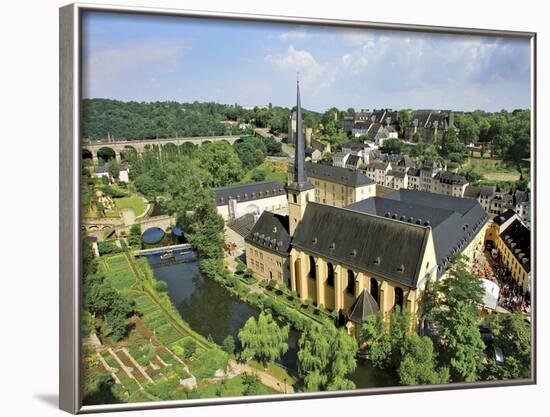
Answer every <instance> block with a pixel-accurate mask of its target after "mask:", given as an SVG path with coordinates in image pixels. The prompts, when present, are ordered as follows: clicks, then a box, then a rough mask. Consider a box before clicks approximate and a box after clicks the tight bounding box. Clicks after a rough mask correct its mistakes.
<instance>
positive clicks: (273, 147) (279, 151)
mask: <svg viewBox="0 0 550 417" xmlns="http://www.w3.org/2000/svg"><path fill="white" fill-rule="evenodd" d="M265 147H266V150H267V154H268V155H270V156H281V155H284V153H283V145H282V144H281V142H279V141H278V140H276V139H275V138H274V137H273V136H269V137H267V138H266V139H265Z"/></svg>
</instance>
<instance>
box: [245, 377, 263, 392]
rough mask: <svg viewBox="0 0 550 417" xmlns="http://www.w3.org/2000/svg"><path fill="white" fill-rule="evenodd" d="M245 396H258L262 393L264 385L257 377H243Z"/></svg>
mask: <svg viewBox="0 0 550 417" xmlns="http://www.w3.org/2000/svg"><path fill="white" fill-rule="evenodd" d="M243 385H244V391H243V395H258V394H261V393H262V384H261V382H260V380H259V379H258V377H257V376H255V375H246V374H245V375H243Z"/></svg>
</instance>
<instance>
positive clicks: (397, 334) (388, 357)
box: [361, 307, 411, 369]
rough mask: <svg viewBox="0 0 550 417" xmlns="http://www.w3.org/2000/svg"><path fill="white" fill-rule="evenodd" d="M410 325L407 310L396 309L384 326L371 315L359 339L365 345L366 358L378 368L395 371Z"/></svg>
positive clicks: (363, 326)
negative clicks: (387, 323) (387, 324)
mask: <svg viewBox="0 0 550 417" xmlns="http://www.w3.org/2000/svg"><path fill="white" fill-rule="evenodd" d="M410 325H411V316H410V313H409V312H408V310H404V309H403V310H402V309H401V308H399V307H396V308H395V310H393V311H392V312H391V315H390V317H389V326H385V325H384V322H383V319H382V318H381V317H380V316H376V315H372V316H369V317H368V318H367V320H366V321H365V323H363V325H362V327H361V338H362V340H363V341H364V342H365V343H366V349H365V351H366V353H367V356H368V357H369V358H370V359H371V360H372V362H373V365H374V366H376V367H378V368H391V369H397V367H398V366H399V363H400V360H401V348H402V346H403V342H404V341H405V338H406V336H407V334H408V333H409V330H410Z"/></svg>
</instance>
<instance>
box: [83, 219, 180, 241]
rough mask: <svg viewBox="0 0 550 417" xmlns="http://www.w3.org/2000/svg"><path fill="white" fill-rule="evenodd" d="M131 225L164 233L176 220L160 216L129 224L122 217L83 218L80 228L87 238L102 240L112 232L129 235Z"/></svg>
mask: <svg viewBox="0 0 550 417" xmlns="http://www.w3.org/2000/svg"><path fill="white" fill-rule="evenodd" d="M133 224H139V225H140V226H141V230H142V231H145V230H147V229H149V228H150V227H160V228H161V229H162V230H164V231H166V230H167V229H169V228H172V227H174V225H175V224H176V218H175V217H174V216H169V215H167V214H163V215H161V216H154V217H145V218H141V219H139V218H138V219H135V221H133V222H131V221H130V222H129V221H125V218H124V216H122V217H118V218H108V217H106V218H97V217H84V218H83V219H82V227H81V228H82V231H83V232H86V234H87V235H88V236H94V237H96V238H98V239H99V240H104V239H106V238H107V237H109V236H111V235H112V234H113V232H115V233H116V235H119V234H120V233H121V232H125V233H129V232H130V227H132V225H133Z"/></svg>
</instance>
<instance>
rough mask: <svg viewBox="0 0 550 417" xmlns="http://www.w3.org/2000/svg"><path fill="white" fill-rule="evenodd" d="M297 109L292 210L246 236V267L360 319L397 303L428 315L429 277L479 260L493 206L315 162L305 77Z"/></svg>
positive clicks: (289, 189)
mask: <svg viewBox="0 0 550 417" xmlns="http://www.w3.org/2000/svg"><path fill="white" fill-rule="evenodd" d="M296 114H297V117H296V124H297V129H296V132H297V137H296V152H295V161H294V167H293V169H292V172H291V173H290V174H291V175H289V181H288V185H287V186H286V195H287V200H288V216H281V215H274V214H273V213H270V212H268V211H264V212H263V213H262V215H261V216H260V218H259V219H258V221H257V222H256V224H255V225H254V227H253V228H252V229H251V230H250V233H249V234H248V235H247V236H246V238H245V250H246V260H247V266H248V267H249V268H251V269H252V271H253V272H254V273H255V274H256V275H258V276H260V277H262V278H264V279H266V280H270V279H275V280H277V281H279V282H280V283H285V284H286V285H288V286H289V287H290V288H291V289H292V290H294V291H296V292H297V293H298V294H299V296H300V298H301V299H302V300H307V299H311V300H312V301H313V303H314V304H315V305H317V306H321V305H323V306H324V307H325V308H327V309H329V310H331V311H336V312H338V313H340V314H343V315H344V316H346V317H347V318H348V319H349V320H350V321H349V323H352V326H353V322H355V323H358V322H360V321H361V319H362V318H363V316H365V315H366V314H370V313H372V312H378V313H380V314H383V315H384V314H385V313H387V312H389V311H391V310H392V309H393V308H394V307H395V306H396V305H399V306H401V307H402V308H406V309H407V310H409V311H410V312H411V313H413V315H414V316H416V317H419V315H420V314H421V308H422V297H423V293H424V290H425V288H426V283H427V282H428V281H429V280H436V279H442V278H444V276H445V273H446V271H447V269H448V268H449V266H450V262H451V257H452V256H453V255H455V254H462V255H465V256H467V257H468V259H470V260H471V261H472V260H473V259H474V258H475V257H476V256H479V253H480V251H482V250H483V244H484V237H485V229H486V224H487V214H486V212H485V210H484V209H483V207H482V206H481V205H480V204H479V203H478V202H477V201H476V200H474V199H470V198H459V197H453V196H449V195H443V194H435V193H431V192H427V191H416V190H408V189H400V190H398V191H395V192H393V193H391V194H389V195H387V196H386V197H384V198H382V197H377V196H375V193H374V187H373V184H374V182H373V181H372V180H370V179H368V178H367V177H365V178H366V180H365V179H363V178H361V177H357V176H356V177H353V178H352V177H351V175H350V174H349V173H346V172H344V171H342V172H340V171H338V172H336V171H331V172H328V170H329V169H334V168H337V169H338V170H342V169H344V168H339V167H330V166H320V165H318V166H317V164H311V163H308V164H307V165H306V163H305V157H304V140H303V137H302V133H301V132H302V129H301V103H300V91H299V86H298V93H297V111H296ZM344 170H345V169H344ZM345 171H348V170H345ZM333 184H334V187H333V186H332V185H333ZM346 187H349V188H346ZM362 189H364V190H368V191H366V192H363V193H362V192H361V190H362ZM332 190H334V192H333V193H332ZM351 190H354V191H351ZM371 190H372V191H371ZM357 191H359V192H357ZM327 192H331V193H332V194H329V193H327Z"/></svg>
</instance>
